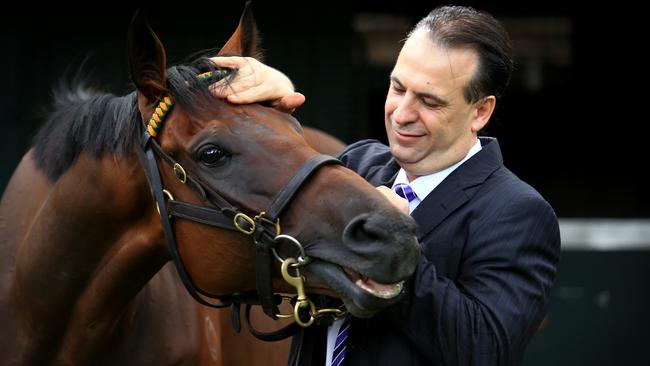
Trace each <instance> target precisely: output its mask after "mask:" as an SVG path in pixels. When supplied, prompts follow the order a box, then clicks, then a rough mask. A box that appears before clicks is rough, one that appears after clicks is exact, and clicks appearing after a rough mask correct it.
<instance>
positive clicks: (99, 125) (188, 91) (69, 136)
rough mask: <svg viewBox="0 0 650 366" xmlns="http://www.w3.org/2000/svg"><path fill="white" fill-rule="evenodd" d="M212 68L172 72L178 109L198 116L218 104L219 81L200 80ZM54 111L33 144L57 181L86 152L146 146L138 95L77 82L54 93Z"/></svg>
mask: <svg viewBox="0 0 650 366" xmlns="http://www.w3.org/2000/svg"><path fill="white" fill-rule="evenodd" d="M211 68H212V66H211V64H210V63H209V61H208V60H207V59H205V58H200V59H199V60H197V61H196V62H195V63H194V65H193V66H176V67H172V68H170V69H169V70H168V89H169V92H170V93H171V95H172V96H173V98H174V101H175V104H176V105H178V106H180V107H182V108H183V109H184V110H186V111H187V112H188V113H192V112H199V111H200V110H201V105H204V106H205V105H206V103H216V98H215V97H213V96H212V94H210V92H209V90H208V88H207V86H208V85H209V84H210V83H211V82H214V81H209V80H206V81H197V79H196V75H197V74H199V73H201V72H203V71H206V70H210V69H211ZM229 79H230V78H229ZM52 107H53V111H52V112H51V113H49V115H48V117H47V120H46V122H45V124H44V125H43V127H41V129H40V130H39V132H38V133H37V134H36V136H35V138H34V143H33V148H34V159H35V161H36V164H37V166H38V167H39V168H40V169H41V170H42V171H43V172H45V174H46V175H47V177H48V178H49V179H50V180H52V181H56V180H58V179H59V178H60V177H61V175H63V174H64V173H65V172H66V171H67V170H68V169H69V168H70V166H71V165H72V164H73V163H74V162H75V160H76V159H77V157H78V156H79V154H80V153H81V152H82V151H83V152H86V153H89V154H91V155H92V156H94V157H99V156H101V155H103V154H116V155H120V156H125V155H128V154H130V153H131V152H133V151H134V149H136V148H137V147H138V146H139V143H140V142H141V139H142V133H143V130H144V125H143V122H142V118H141V116H140V113H139V110H138V108H137V93H136V92H132V93H130V94H128V95H125V96H121V97H120V96H115V95H112V94H107V93H101V92H96V91H92V90H90V89H88V88H87V87H85V86H84V84H83V82H81V81H78V80H77V81H74V82H73V83H70V84H65V83H62V84H61V86H60V87H59V88H57V89H56V90H54V92H53V103H52Z"/></svg>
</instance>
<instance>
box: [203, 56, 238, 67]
mask: <svg viewBox="0 0 650 366" xmlns="http://www.w3.org/2000/svg"><path fill="white" fill-rule="evenodd" d="M210 61H212V62H213V63H214V64H215V65H217V66H221V67H229V68H233V69H239V68H241V67H242V66H245V65H246V61H245V60H244V58H243V57H225V56H216V57H210Z"/></svg>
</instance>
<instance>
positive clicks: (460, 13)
mask: <svg viewBox="0 0 650 366" xmlns="http://www.w3.org/2000/svg"><path fill="white" fill-rule="evenodd" d="M420 29H424V30H426V31H428V32H429V35H430V37H431V40H432V41H433V42H434V43H436V44H438V45H441V46H443V47H445V48H448V49H449V48H458V47H470V48H472V49H474V50H475V51H476V53H477V55H478V59H479V60H478V67H477V69H476V71H475V73H474V75H473V77H472V79H471V80H470V81H469V82H468V83H467V85H466V86H465V90H464V96H465V100H466V101H467V102H468V103H473V102H476V101H478V100H480V99H481V98H483V97H485V96H488V95H494V96H496V97H497V98H500V97H501V96H502V95H503V92H504V91H505V89H506V87H507V86H508V83H509V81H510V75H511V74H512V69H513V56H512V45H511V43H510V37H509V36H508V33H507V32H506V30H505V29H504V28H503V26H502V25H501V23H500V22H499V21H498V20H496V19H495V18H494V17H493V16H492V15H490V14H488V13H486V12H483V11H477V10H474V9H473V8H471V7H465V6H442V7H437V8H435V9H433V10H432V11H431V12H430V13H429V15H427V16H426V17H425V18H423V19H422V20H420V21H419V22H418V24H416V25H415V27H414V28H413V30H412V31H411V33H409V37H410V36H411V35H412V34H413V33H414V32H416V31H418V30H420Z"/></svg>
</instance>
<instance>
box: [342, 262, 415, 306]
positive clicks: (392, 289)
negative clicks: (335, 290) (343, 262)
mask: <svg viewBox="0 0 650 366" xmlns="http://www.w3.org/2000/svg"><path fill="white" fill-rule="evenodd" d="M343 271H344V272H345V274H346V275H347V276H348V278H349V279H350V280H351V281H352V282H353V283H354V284H355V285H357V286H358V287H360V288H361V289H362V290H364V291H366V292H367V293H369V294H371V295H373V296H376V297H379V298H382V299H392V298H394V297H396V296H398V295H399V294H400V293H401V292H402V288H403V287H404V281H399V282H397V283H393V284H388V285H387V284H383V283H379V282H377V281H375V280H373V279H372V278H369V277H365V276H362V275H360V274H359V273H357V272H355V271H353V270H352V269H350V268H347V267H344V268H343Z"/></svg>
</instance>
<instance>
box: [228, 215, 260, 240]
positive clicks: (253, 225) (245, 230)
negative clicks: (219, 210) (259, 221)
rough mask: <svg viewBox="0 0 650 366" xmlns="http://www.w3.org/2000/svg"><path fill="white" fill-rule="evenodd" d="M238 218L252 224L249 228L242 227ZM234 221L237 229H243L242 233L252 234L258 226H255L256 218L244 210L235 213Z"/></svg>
mask: <svg viewBox="0 0 650 366" xmlns="http://www.w3.org/2000/svg"><path fill="white" fill-rule="evenodd" d="M238 219H242V220H244V221H245V222H247V223H248V224H249V225H250V228H249V229H246V228H244V227H241V226H240V225H239V221H238ZM232 223H233V224H234V225H235V227H236V228H237V230H239V231H241V232H242V233H244V234H246V235H251V234H253V233H254V232H255V229H256V226H255V220H253V219H251V218H250V216H248V215H246V214H245V213H243V212H239V213H237V214H236V215H235V217H233V218H232Z"/></svg>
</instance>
